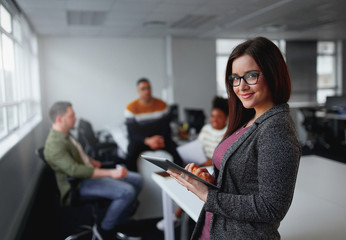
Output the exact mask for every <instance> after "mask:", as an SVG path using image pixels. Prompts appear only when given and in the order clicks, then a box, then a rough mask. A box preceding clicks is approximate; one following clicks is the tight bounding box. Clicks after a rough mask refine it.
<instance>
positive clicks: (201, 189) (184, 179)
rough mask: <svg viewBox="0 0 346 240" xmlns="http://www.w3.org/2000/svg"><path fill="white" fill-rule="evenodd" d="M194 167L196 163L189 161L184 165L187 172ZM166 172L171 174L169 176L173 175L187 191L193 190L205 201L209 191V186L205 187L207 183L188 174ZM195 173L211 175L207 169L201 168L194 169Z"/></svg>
mask: <svg viewBox="0 0 346 240" xmlns="http://www.w3.org/2000/svg"><path fill="white" fill-rule="evenodd" d="M196 167H197V165H196V164H194V163H190V164H188V165H187V166H186V167H185V169H186V170H187V171H189V172H192V170H193V168H196ZM197 168H198V167H197ZM167 173H168V174H169V175H171V177H173V178H174V179H175V180H176V181H177V182H178V183H179V184H181V185H182V186H184V187H186V188H187V190H188V191H191V192H193V193H194V194H195V195H196V196H197V197H199V199H201V200H202V201H203V202H206V201H207V197H208V191H209V188H208V187H207V185H205V184H204V183H201V182H199V181H197V180H195V179H193V178H191V177H189V176H188V175H183V174H182V175H180V174H177V173H174V172H172V171H169V170H168V171H167ZM195 173H196V174H203V175H206V176H208V175H209V176H211V175H210V174H209V172H208V170H207V169H203V168H198V169H197V170H195ZM211 177H212V176H211ZM213 179H214V178H213ZM213 182H214V181H213Z"/></svg>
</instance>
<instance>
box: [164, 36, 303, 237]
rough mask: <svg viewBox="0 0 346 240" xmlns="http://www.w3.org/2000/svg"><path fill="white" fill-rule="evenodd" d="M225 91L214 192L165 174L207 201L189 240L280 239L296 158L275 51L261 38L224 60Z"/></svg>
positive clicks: (283, 71)
mask: <svg viewBox="0 0 346 240" xmlns="http://www.w3.org/2000/svg"><path fill="white" fill-rule="evenodd" d="M226 86H227V90H228V103H229V118H228V119H229V122H228V129H227V132H226V134H225V137H224V139H223V141H222V142H221V144H220V145H219V146H218V147H217V148H216V150H215V152H214V155H213V163H214V183H215V184H216V185H217V186H218V187H219V189H218V190H214V189H209V188H208V187H207V186H206V185H204V184H203V183H200V182H198V181H195V180H194V179H192V178H188V177H186V176H185V177H184V178H183V177H182V176H180V175H177V174H174V173H172V172H168V173H169V174H170V175H171V176H173V177H174V178H175V179H176V180H177V181H178V182H179V183H180V184H182V185H183V186H185V187H186V188H187V189H188V190H189V191H192V192H193V193H194V194H196V195H197V196H198V197H199V198H200V199H201V200H202V201H204V202H205V204H204V207H203V209H202V212H201V214H200V217H199V219H198V221H197V224H196V227H195V229H194V232H193V235H192V239H217V240H220V239H280V234H279V232H278V228H279V225H280V222H281V221H282V219H283V218H284V217H285V215H286V213H287V211H288V209H289V207H290V204H291V201H292V198H293V193H294V187H295V182H296V176H297V171H298V166H299V159H300V156H301V148H300V144H299V142H298V139H297V134H296V131H295V127H294V123H293V121H292V119H291V117H290V114H289V106H288V104H287V102H288V99H289V97H290V93H291V81H290V77H289V74H288V70H287V66H286V63H285V61H284V59H283V57H282V54H281V52H280V50H279V49H278V48H277V47H276V46H275V44H273V43H272V42H271V41H270V40H268V39H266V38H263V37H258V38H255V39H252V40H248V41H246V42H244V43H242V44H240V45H239V46H237V47H236V48H235V49H234V50H233V52H232V53H231V55H230V57H229V60H228V63H227V69H226ZM193 167H195V166H194V164H188V165H187V166H186V169H187V170H189V171H191V170H192V168H193ZM200 172H205V170H203V169H199V170H198V172H197V173H196V174H199V173H200ZM211 181H212V180H211Z"/></svg>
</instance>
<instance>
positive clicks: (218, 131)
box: [198, 96, 228, 166]
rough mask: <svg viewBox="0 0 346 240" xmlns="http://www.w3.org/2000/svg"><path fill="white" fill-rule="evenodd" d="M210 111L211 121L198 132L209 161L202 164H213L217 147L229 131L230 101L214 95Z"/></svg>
mask: <svg viewBox="0 0 346 240" xmlns="http://www.w3.org/2000/svg"><path fill="white" fill-rule="evenodd" d="M212 105H213V106H212V109H211V112H210V118H209V123H207V124H206V125H204V126H203V128H202V129H201V131H200V133H199V134H198V141H199V142H200V143H201V144H202V147H203V150H204V153H205V156H206V157H207V159H208V160H207V161H206V162H204V163H203V164H201V165H202V166H211V165H213V161H212V157H213V153H214V151H215V148H216V147H217V145H219V143H220V142H221V140H222V139H223V136H224V135H225V133H226V131H227V117H228V103H227V99H225V98H222V97H217V96H216V97H214V99H213V103H212Z"/></svg>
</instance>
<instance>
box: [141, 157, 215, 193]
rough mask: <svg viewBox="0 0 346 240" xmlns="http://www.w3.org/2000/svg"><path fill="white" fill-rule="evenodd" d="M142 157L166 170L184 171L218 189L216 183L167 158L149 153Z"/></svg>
mask: <svg viewBox="0 0 346 240" xmlns="http://www.w3.org/2000/svg"><path fill="white" fill-rule="evenodd" d="M141 157H142V158H144V159H145V160H147V161H149V162H151V163H153V164H155V165H156V166H158V167H160V168H162V169H164V170H166V171H167V170H170V171H172V172H175V173H177V174H182V173H183V174H186V175H189V176H190V177H192V178H194V179H196V180H198V181H200V182H202V183H204V184H205V185H207V186H208V187H211V188H215V189H217V186H215V185H214V184H212V183H210V182H207V181H205V180H204V179H202V178H200V177H198V176H196V175H195V174H193V173H191V172H189V171H187V170H186V169H184V168H182V167H180V166H179V165H177V164H175V163H173V162H171V161H169V160H168V159H166V158H161V157H152V156H148V155H141Z"/></svg>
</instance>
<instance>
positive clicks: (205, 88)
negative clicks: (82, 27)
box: [39, 37, 216, 130]
mask: <svg viewBox="0 0 346 240" xmlns="http://www.w3.org/2000/svg"><path fill="white" fill-rule="evenodd" d="M39 47H40V52H41V54H40V66H41V79H42V81H43V82H44V84H43V86H44V89H42V91H43V95H44V96H45V98H46V101H45V102H46V108H49V107H50V106H51V105H52V104H53V103H54V102H55V101H58V100H69V101H71V102H72V103H73V105H74V109H75V111H76V114H77V118H78V117H83V118H85V119H87V120H90V121H91V122H92V124H93V126H94V128H95V129H96V130H99V129H102V128H104V127H105V126H108V125H116V124H120V123H121V122H123V120H124V115H123V114H124V109H125V106H126V104H127V103H128V102H130V101H131V100H133V99H135V98H137V92H136V85H135V83H136V81H137V80H138V79H139V78H140V77H143V76H145V77H148V78H149V79H150V80H151V82H152V86H153V94H154V96H157V97H160V98H162V93H163V88H164V87H167V86H166V85H167V79H166V78H167V76H166V61H167V59H166V54H167V53H166V40H165V39H119V38H89V39H85V38H49V37H44V38H41V39H40V41H39ZM172 56H173V61H172V63H173V91H174V100H175V101H174V102H175V103H178V104H179V106H180V109H183V108H184V107H195V108H202V109H204V110H205V112H206V114H209V111H210V107H211V100H212V98H213V96H214V95H215V94H216V80H215V76H216V73H215V72H216V70H215V69H216V66H215V42H214V41H213V40H198V39H174V38H173V39H172ZM47 111H48V110H47V109H43V113H44V114H43V115H44V117H45V118H46V116H47V114H46V113H47ZM181 119H182V118H181Z"/></svg>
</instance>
